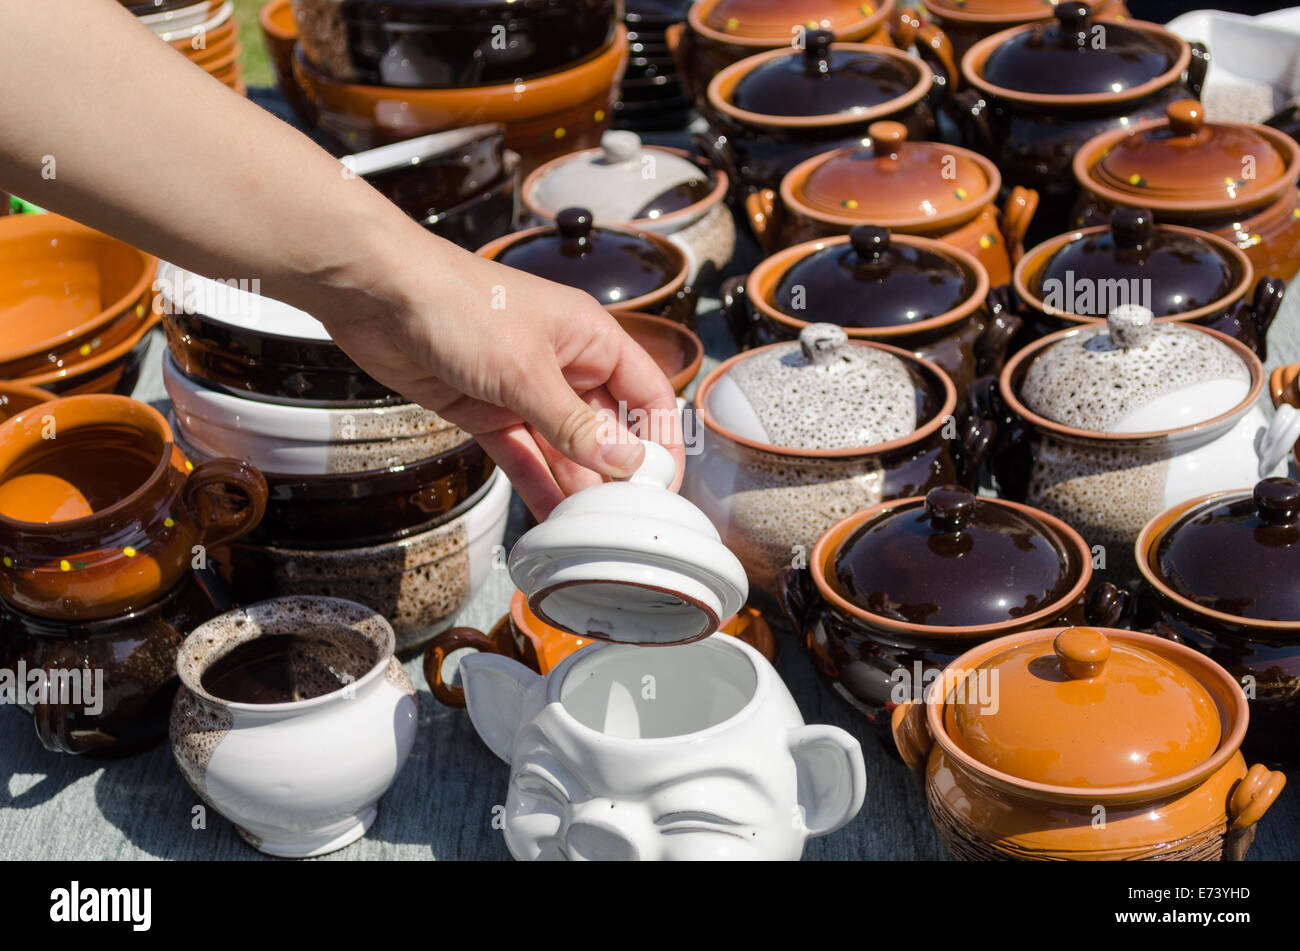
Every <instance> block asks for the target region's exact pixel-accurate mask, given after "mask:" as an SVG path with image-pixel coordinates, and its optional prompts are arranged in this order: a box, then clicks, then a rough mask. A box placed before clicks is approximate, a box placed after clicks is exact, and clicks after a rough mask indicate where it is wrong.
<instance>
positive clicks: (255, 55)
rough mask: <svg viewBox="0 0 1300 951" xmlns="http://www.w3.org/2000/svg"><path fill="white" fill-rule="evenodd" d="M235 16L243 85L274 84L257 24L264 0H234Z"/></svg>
mask: <svg viewBox="0 0 1300 951" xmlns="http://www.w3.org/2000/svg"><path fill="white" fill-rule="evenodd" d="M234 2H235V18H236V19H237V20H238V21H239V45H240V46H242V47H243V48H244V51H243V52H242V53H240V54H239V69H240V72H241V73H242V74H243V78H244V85H245V86H274V85H275V74H274V73H272V72H271V63H270V61H269V60H268V59H267V58H266V44H265V43H264V42H263V41H262V28H261V27H259V26H258V25H257V14H258V12H259V11H260V10H261V9H262V5H263V4H264V3H265V2H266V0H234Z"/></svg>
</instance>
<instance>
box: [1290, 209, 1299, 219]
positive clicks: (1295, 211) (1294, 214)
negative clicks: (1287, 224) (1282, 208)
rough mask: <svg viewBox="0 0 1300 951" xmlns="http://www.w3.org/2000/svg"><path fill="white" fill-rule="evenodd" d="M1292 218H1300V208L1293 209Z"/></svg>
mask: <svg viewBox="0 0 1300 951" xmlns="http://www.w3.org/2000/svg"><path fill="white" fill-rule="evenodd" d="M1291 217H1292V218H1300V208H1292V209H1291Z"/></svg>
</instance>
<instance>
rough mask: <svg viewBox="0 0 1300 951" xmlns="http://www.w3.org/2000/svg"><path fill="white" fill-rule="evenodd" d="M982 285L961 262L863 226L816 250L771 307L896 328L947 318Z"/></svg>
mask: <svg viewBox="0 0 1300 951" xmlns="http://www.w3.org/2000/svg"><path fill="white" fill-rule="evenodd" d="M975 287H976V277H975V275H974V274H971V273H970V272H969V271H967V270H966V269H965V268H963V267H962V266H961V265H960V264H959V263H958V262H957V261H956V260H955V259H954V258H950V257H946V256H944V255H943V254H940V253H938V252H936V251H931V250H929V249H928V248H924V247H918V246H917V245H915V244H910V243H909V244H904V243H902V242H901V241H893V240H892V238H891V236H890V233H889V229H887V228H878V227H875V226H874V225H858V226H857V227H855V228H854V229H853V230H852V231H850V232H849V241H848V243H838V244H833V245H830V246H828V247H825V248H823V249H821V250H820V251H814V252H813V253H811V254H809V255H808V256H807V257H805V258H803V259H801V260H800V261H799V262H798V263H797V264H795V265H793V266H792V267H791V268H790V269H789V270H788V271H786V272H785V274H783V275H782V276H781V280H780V281H779V282H778V283H777V286H776V292H775V300H774V301H773V302H772V303H773V305H774V306H775V307H776V308H777V309H778V310H780V311H782V312H783V313H785V314H788V315H790V316H791V317H797V318H798V319H800V320H809V321H818V322H823V323H833V324H839V325H840V326H841V327H895V326H898V325H901V324H913V323H916V322H918V321H922V320H929V319H930V318H931V317H938V316H939V315H940V314H946V313H948V312H949V311H951V310H953V309H954V308H955V307H957V306H959V305H960V304H962V303H963V302H965V301H967V300H969V299H970V296H971V294H972V293H974V291H975Z"/></svg>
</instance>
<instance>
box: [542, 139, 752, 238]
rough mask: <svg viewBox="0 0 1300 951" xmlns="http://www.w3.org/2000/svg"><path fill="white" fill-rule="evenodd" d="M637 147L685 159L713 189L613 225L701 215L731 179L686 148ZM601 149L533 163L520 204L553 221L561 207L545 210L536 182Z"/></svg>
mask: <svg viewBox="0 0 1300 951" xmlns="http://www.w3.org/2000/svg"><path fill="white" fill-rule="evenodd" d="M641 148H642V150H643V151H647V152H667V153H668V154H669V155H676V156H678V157H680V158H684V159H687V160H688V161H690V162H691V164H693V165H695V166H696V167H697V168H699V169H700V171H702V172H704V173H705V174H706V175H707V174H712V175H713V181H714V185H713V191H711V192H709V193H708V194H707V195H705V196H704V197H703V198H701V199H700V200H699V201H697V202H692V203H691V204H689V205H687V206H686V207H685V208H678V209H677V210H676V211H670V212H668V214H666V215H660V216H659V217H658V218H632V219H629V220H628V221H616V222H614V224H616V225H625V226H627V227H629V228H637V229H640V230H648V229H649V228H652V227H654V226H655V225H662V224H664V223H665V222H673V223H676V222H678V221H682V220H685V219H687V218H690V217H694V216H699V217H702V216H703V215H705V214H707V213H708V212H709V211H711V210H712V209H713V206H714V205H716V204H718V203H719V202H721V201H722V199H723V198H724V197H725V196H726V194H727V189H729V188H730V187H731V179H730V178H729V177H728V176H727V173H726V172H724V171H723V170H722V169H720V168H703V167H701V166H700V163H699V159H698V158H697V157H696V156H694V155H692V154H691V153H690V152H687V151H686V150H685V149H672V148H669V147H668V146H666V145H646V144H644V143H642V145H641ZM604 151H605V150H604V149H603V148H601V147H600V146H599V145H597V146H595V147H594V148H590V149H581V150H579V151H577V152H570V153H569V154H567V155H561V156H559V157H558V158H553V159H551V160H550V161H549V162H545V163H543V164H541V165H539V166H537V168H535V169H533V170H532V172H530V173H529V175H528V177H527V178H525V179H524V184H523V187H522V188H521V189H520V192H519V197H520V199H521V200H522V201H523V203H524V207H526V208H527V209H528V210H529V211H531V212H532V213H533V214H535V215H537V217H539V218H545V219H546V220H547V221H554V220H555V216H556V215H557V214H559V212H560V210H562V209H557V210H556V211H547V210H546V209H545V208H543V207H542V206H541V205H539V204H538V203H537V202H536V200H534V198H533V192H534V191H536V190H537V186H538V185H539V184H540V183H541V180H542V179H543V178H544V177H545V176H546V175H548V174H549V173H550V172H552V171H554V170H555V169H556V168H558V167H559V166H561V165H565V164H567V163H569V162H573V161H576V160H578V159H581V158H586V157H588V156H592V155H603V154H604Z"/></svg>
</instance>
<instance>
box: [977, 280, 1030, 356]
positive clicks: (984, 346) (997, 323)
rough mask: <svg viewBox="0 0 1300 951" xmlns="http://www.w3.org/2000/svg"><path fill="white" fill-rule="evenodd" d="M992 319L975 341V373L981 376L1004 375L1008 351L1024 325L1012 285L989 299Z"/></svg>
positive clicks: (1002, 286) (1000, 287)
mask: <svg viewBox="0 0 1300 951" xmlns="http://www.w3.org/2000/svg"><path fill="white" fill-rule="evenodd" d="M985 307H986V308H987V310H988V313H989V319H988V321H987V322H986V323H985V325H984V332H983V333H981V334H980V335H979V339H978V340H976V341H975V372H977V373H979V374H980V375H981V376H987V375H989V374H997V373H1001V372H1002V367H1003V365H1004V364H1005V363H1006V362H1007V349H1008V348H1009V347H1010V346H1011V341H1012V340H1013V339H1014V338H1015V336H1016V334H1018V333H1020V327H1021V324H1022V321H1021V320H1020V318H1019V317H1017V316H1016V313H1015V305H1014V298H1013V297H1012V292H1011V286H1010V285H1009V284H999V285H998V286H997V287H994V288H993V289H992V290H990V291H989V293H988V297H987V298H986V299H985Z"/></svg>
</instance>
